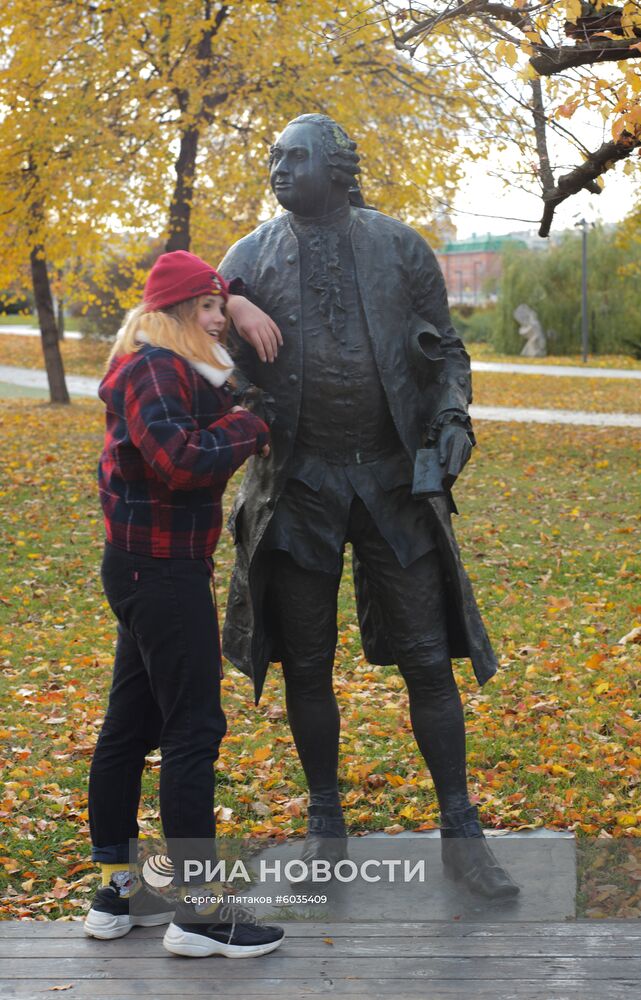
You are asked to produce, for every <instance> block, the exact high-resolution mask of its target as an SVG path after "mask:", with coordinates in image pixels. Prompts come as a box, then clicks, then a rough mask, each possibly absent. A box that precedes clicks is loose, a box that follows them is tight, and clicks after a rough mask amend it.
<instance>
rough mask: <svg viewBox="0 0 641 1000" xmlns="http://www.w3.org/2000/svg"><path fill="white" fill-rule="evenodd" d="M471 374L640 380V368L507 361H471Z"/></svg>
mask: <svg viewBox="0 0 641 1000" xmlns="http://www.w3.org/2000/svg"><path fill="white" fill-rule="evenodd" d="M472 371H473V372H511V373H514V374H517V375H556V376H560V377H564V376H565V377H568V376H569V377H570V378H633V379H641V368H588V366H587V365H585V366H584V367H581V368H580V367H579V366H578V365H531V364H525V363H524V364H518V363H517V362H516V361H515V362H509V361H473V362H472Z"/></svg>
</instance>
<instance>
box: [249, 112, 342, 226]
mask: <svg viewBox="0 0 641 1000" xmlns="http://www.w3.org/2000/svg"><path fill="white" fill-rule="evenodd" d="M359 173H360V167H359V166H358V154H357V152H356V143H355V142H353V141H352V140H351V139H350V138H349V136H348V135H347V133H346V132H345V131H344V129H342V128H341V127H340V125H338V124H337V123H336V122H335V121H334V120H333V119H332V118H329V117H328V116H327V115H300V117H299V118H295V119H294V120H293V121H291V122H290V123H289V124H288V125H287V126H286V127H285V128H284V129H283V131H282V132H281V134H280V135H279V136H278V138H277V139H276V141H275V143H274V145H273V146H272V147H271V150H270V157H269V180H270V184H271V186H272V190H273V192H274V194H275V195H276V197H277V198H278V201H279V202H280V204H281V205H282V206H283V208H286V209H288V210H289V211H291V212H295V213H296V214H297V215H302V216H308V217H313V216H319V215H327V214H328V213H329V212H333V211H334V210H335V209H337V208H340V206H341V205H346V204H347V203H348V201H349V198H350V188H352V189H353V188H355V187H356V188H357V186H358V185H357V182H356V175H357V174H359Z"/></svg>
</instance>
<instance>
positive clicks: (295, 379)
mask: <svg viewBox="0 0 641 1000" xmlns="http://www.w3.org/2000/svg"><path fill="white" fill-rule="evenodd" d="M287 381H288V382H289V384H290V385H296V383H297V382H298V375H294V373H293V372H292V374H291V375H288V376H287Z"/></svg>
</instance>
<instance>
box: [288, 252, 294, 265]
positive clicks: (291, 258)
mask: <svg viewBox="0 0 641 1000" xmlns="http://www.w3.org/2000/svg"><path fill="white" fill-rule="evenodd" d="M286 260H287V263H288V264H295V263H296V254H295V253H288V254H287V257H286Z"/></svg>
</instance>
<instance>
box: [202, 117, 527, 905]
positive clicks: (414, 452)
mask: <svg viewBox="0 0 641 1000" xmlns="http://www.w3.org/2000/svg"><path fill="white" fill-rule="evenodd" d="M359 172H360V171H359V167H358V155H357V153H356V146H355V143H354V142H352V141H351V140H350V139H349V137H348V136H347V135H346V134H345V132H344V131H343V129H342V128H340V126H339V125H337V124H336V122H334V121H332V120H331V119H330V118H327V117H326V116H324V115H302V116H301V117H300V118H297V119H295V121H293V122H290V123H289V125H287V127H286V128H285V129H284V131H283V132H282V133H281V135H280V136H279V137H278V138H277V140H276V142H275V144H274V146H273V147H272V149H271V157H270V181H271V186H272V189H273V190H274V192H275V194H276V197H277V199H278V201H279V202H280V204H281V205H282V206H283V208H284V209H286V211H285V213H284V214H281V215H279V216H277V217H276V218H274V219H272V220H270V221H269V222H266V223H265V224H263V225H261V226H259V227H258V228H257V229H256V230H254V232H252V233H250V234H249V235H248V236H246V237H245V238H244V239H241V240H240V241H239V242H238V243H236V244H235V246H233V247H232V248H231V250H230V251H229V253H228V254H227V256H226V257H225V259H224V261H223V263H222V265H221V270H222V272H223V274H224V275H225V277H227V278H231V277H241V278H242V279H243V281H244V283H245V286H246V289H247V294H248V295H249V296H250V297H251V298H252V300H253V301H254V302H255V304H256V305H258V306H260V308H262V309H263V310H265V312H266V313H268V314H269V315H270V316H271V317H272V319H273V320H274V321H275V322H276V323H277V324H278V326H279V327H280V330H281V331H282V336H283V344H282V347H281V348H280V350H279V352H278V357H277V358H276V360H275V361H274V362H273V363H272V364H266V363H263V362H261V361H260V360H259V359H258V357H257V355H256V352H255V351H254V349H253V347H251V346H250V345H249V344H247V343H245V342H244V341H241V340H240V339H239V338H237V337H236V338H232V344H233V349H234V351H235V360H236V365H237V370H238V377H239V382H240V385H241V389H242V390H243V391H245V394H246V395H245V398H247V399H251V400H253V405H255V406H256V408H257V410H258V411H259V412H260V413H261V415H263V416H265V417H266V419H267V420H268V422H269V424H270V429H271V435H272V453H271V456H270V458H269V459H268V460H267V461H265V460H262V461H260V462H258V461H255V460H253V461H252V462H251V465H250V467H249V469H248V472H247V474H246V476H245V479H244V481H243V483H242V486H241V488H240V491H239V494H238V497H237V500H236V503H235V507H234V511H233V514H232V519H231V523H232V528H233V532H234V536H235V543H236V563H235V567H234V571H233V576H232V582H231V589H230V595H229V602H228V609H227V618H226V622H225V627H224V640H223V648H224V652H225V654H226V656H227V657H228V658H229V659H230V660H231V662H232V663H234V664H235V665H236V666H237V667H239V668H240V669H241V670H243V671H244V672H245V673H247V674H249V675H250V676H252V677H253V679H254V685H255V693H256V700H257V701H258V699H259V698H260V694H261V691H262V687H263V683H264V679H265V674H266V671H267V666H268V664H269V662H270V661H274V662H278V661H280V662H282V665H283V673H284V676H285V683H286V697H287V712H288V718H289V722H290V725H291V728H292V733H293V736H294V740H295V743H296V747H297V750H298V753H299V756H300V759H301V763H302V766H303V769H304V771H305V775H306V778H307V781H308V785H309V793H310V799H309V821H308V835H307V838H306V842H305V847H304V852H303V859H304V860H306V861H309V860H313V858H315V857H326V856H327V855H328V853H330V854H333V856H334V857H340V856H341V854H342V852H343V851H344V845H345V841H344V838H345V826H344V822H343V816H342V811H341V805H340V799H339V793H338V784H337V768H338V736H339V715H338V708H337V704H336V699H335V697H334V692H333V688H332V669H333V663H334V653H335V646H336V641H337V627H336V600H337V592H338V586H339V582H340V577H341V572H342V568H343V552H344V548H345V544H346V543H347V542H350V543H351V544H352V547H353V564H354V580H355V588H356V596H357V604H358V617H359V623H360V627H361V635H362V640H363V648H364V652H365V656H366V657H367V659H368V660H369V661H370V662H371V663H375V664H390V663H396V664H398V667H399V669H400V671H401V673H402V675H403V678H404V680H405V682H406V685H407V689H408V693H409V703H410V716H411V721H412V727H413V731H414V734H415V737H416V741H417V745H418V747H419V749H420V751H421V753H422V755H423V757H424V758H425V761H426V763H427V766H428V768H429V770H430V773H431V775H432V778H433V780H434V785H435V788H436V793H437V796H438V800H439V805H440V809H441V835H442V838H443V839H442V855H443V862H444V864H445V866H446V869H448V871H449V872H450V873H451V874H452V875H454V876H455V877H458V878H462V879H464V881H465V882H466V884H467V885H468V886H469V887H470V888H472V889H474V890H476V891H478V892H481V893H483V894H484V895H486V896H489V897H502V896H511V895H515V894H516V893H518V891H519V889H518V886H517V885H516V884H515V883H514V882H513V881H512V879H511V878H510V876H509V875H508V874H507V872H505V871H504V870H503V869H502V868H501V867H500V866H499V865H498V863H497V862H496V859H495V858H494V856H493V855H492V853H491V851H490V850H489V847H488V846H487V844H486V841H485V839H484V838H483V834H482V830H481V826H480V824H479V821H478V815H477V809H476V807H475V806H472V805H471V804H470V800H469V798H468V791H467V778H466V761H465V730H464V721H463V711H462V706H461V701H460V697H459V693H458V689H457V686H456V682H455V680H454V676H453V674H452V668H451V662H450V659H451V657H452V656H469V657H471V659H472V663H473V667H474V670H475V673H476V676H477V679H478V681H479V683H480V684H483V683H484V682H485V681H486V680H488V678H489V677H491V676H492V675H493V674H494V673H495V672H496V666H497V664H496V657H495V655H494V652H493V650H492V647H491V645H490V642H489V639H488V637H487V634H486V631H485V628H484V626H483V623H482V621H481V617H480V614H479V611H478V608H477V606H476V602H475V600H474V596H473V593H472V588H471V585H470V582H469V580H468V577H467V575H466V574H465V571H464V569H463V567H462V564H461V561H460V556H459V551H458V547H457V544H456V540H455V538H454V534H453V532H452V527H451V522H450V512H451V511H452V510H455V509H456V508H455V507H454V503H453V500H452V497H451V493H450V492H449V487H450V486H451V484H452V483H453V482H454V480H455V479H456V477H457V475H458V474H459V473H460V472H461V470H462V469H463V467H464V465H465V463H466V462H467V460H468V458H469V456H470V452H471V449H472V446H473V444H474V436H473V433H472V428H471V423H470V418H469V416H468V403H469V402H470V400H471V378H470V362H469V357H468V354H467V353H466V351H465V349H464V347H463V344H462V342H461V340H460V339H459V337H458V336H457V334H456V332H455V330H454V329H453V327H452V324H451V321H450V316H449V311H448V305H447V295H446V290H445V284H444V281H443V277H442V274H441V271H440V269H439V267H438V264H437V262H436V259H435V257H434V254H433V252H432V250H431V249H430V248H429V246H428V245H427V244H426V242H425V241H424V240H423V238H422V237H421V236H420V235H419V234H418V233H417V232H415V231H414V230H413V229H411V228H410V227H408V226H406V225H404V224H403V223H401V222H398V221H397V220H395V219H391V218H389V217H387V216H385V215H382V214H380V213H379V212H376V211H374V210H371V209H369V208H366V207H364V202H363V198H362V195H361V192H360V189H359V186H358V182H357V175H358V173H359ZM417 456H418V458H417ZM415 465H416V478H415ZM430 469H431V472H429V470H430ZM426 470H427V471H426ZM435 470H436V477H435V476H434V471H435ZM428 472H429V474H427V473H428ZM439 473H440V481H439ZM414 478H415V492H414V494H413V493H412V484H413V480H414ZM435 478H436V485H434V479H435ZM332 840H333V841H334V844H333V851H332V850H331V847H330V848H328V844H330V845H331V842H332Z"/></svg>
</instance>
